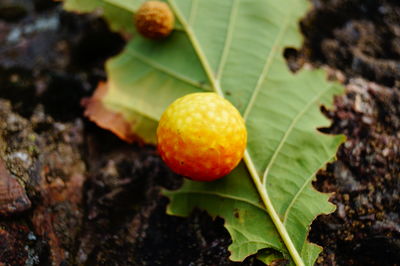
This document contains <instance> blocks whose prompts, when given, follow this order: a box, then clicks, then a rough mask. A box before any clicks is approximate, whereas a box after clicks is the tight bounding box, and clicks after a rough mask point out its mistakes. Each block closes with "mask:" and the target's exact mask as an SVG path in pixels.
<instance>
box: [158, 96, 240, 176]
mask: <svg viewBox="0 0 400 266" xmlns="http://www.w3.org/2000/svg"><path fill="white" fill-rule="evenodd" d="M157 140H158V150H159V152H160V154H161V157H162V159H163V160H164V161H165V163H166V164H167V165H168V166H169V167H170V168H171V169H172V170H173V171H174V172H176V173H178V174H180V175H183V176H185V177H188V178H190V179H193V180H198V181H212V180H215V179H217V178H220V177H223V176H225V175H227V174H228V173H229V172H230V171H232V170H233V168H235V167H236V166H237V165H238V163H239V162H240V160H241V159H242V157H243V153H244V150H245V148H246V141H247V132H246V127H245V125H244V121H243V118H242V117H241V115H240V113H239V112H238V111H237V109H236V108H235V107H234V106H233V105H232V104H231V103H230V102H229V101H227V100H225V99H224V98H222V97H220V96H218V95H217V94H215V93H192V94H188V95H186V96H183V97H181V98H179V99H177V100H176V101H175V102H173V103H172V104H171V105H170V106H169V107H168V108H167V110H165V112H164V113H163V115H162V117H161V119H160V123H159V125H158V128H157Z"/></svg>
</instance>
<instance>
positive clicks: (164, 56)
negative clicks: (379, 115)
mask: <svg viewBox="0 0 400 266" xmlns="http://www.w3.org/2000/svg"><path fill="white" fill-rule="evenodd" d="M167 2H168V3H169V4H170V6H171V8H172V10H173V11H174V13H175V15H176V17H177V19H178V21H179V22H180V23H181V25H182V30H181V31H175V32H174V33H173V34H172V35H171V36H170V37H169V38H167V39H165V40H163V41H150V40H146V39H143V38H142V37H136V38H135V39H134V40H132V41H131V42H129V43H128V45H127V47H126V49H125V50H124V52H123V53H121V54H120V55H119V56H117V57H115V58H113V59H111V60H110V61H109V62H108V64H107V72H108V78H109V80H108V87H107V89H104V87H103V86H102V87H101V88H102V89H101V90H99V91H98V92H97V93H96V95H95V96H94V97H93V98H92V99H91V100H89V101H88V102H87V109H86V114H87V115H88V116H89V117H90V118H91V119H92V120H94V121H95V122H96V123H98V124H99V125H100V126H102V127H105V128H108V129H111V130H113V131H114V132H116V133H117V134H118V135H119V136H121V137H123V138H124V139H126V140H128V141H131V140H133V139H134V137H133V136H134V134H135V136H138V137H140V138H141V139H143V140H144V141H146V142H151V143H155V130H156V127H157V120H158V119H159V118H160V116H161V114H162V112H163V111H164V110H165V108H166V107H167V106H168V105H169V104H170V103H171V102H172V101H174V100H175V99H176V98H178V97H180V96H183V95H185V94H187V93H192V92H199V91H209V90H214V91H215V92H217V93H218V94H220V95H222V96H224V97H226V98H227V99H228V100H230V101H231V102H232V103H233V104H234V105H235V106H236V107H237V108H238V109H239V111H240V112H241V113H242V115H243V117H244V119H245V121H246V126H247V129H248V146H247V151H246V153H245V157H244V162H242V163H241V164H240V165H239V166H238V167H237V168H236V169H235V170H234V171H233V172H232V173H231V174H230V175H228V176H227V177H225V178H223V179H221V180H218V181H215V182H211V183H198V182H192V181H185V183H184V185H183V187H182V188H181V189H179V190H177V191H164V194H165V195H167V196H168V197H169V198H170V205H169V207H168V210H167V211H168V213H170V214H173V215H182V216H186V215H188V214H189V213H190V212H191V211H192V210H193V209H194V208H201V209H205V210H207V211H208V212H209V213H210V214H211V215H213V216H220V217H223V218H224V219H225V227H226V228H227V230H228V231H229V233H230V235H231V237H232V244H231V246H230V247H229V250H230V251H231V259H232V260H235V261H241V260H243V259H244V258H246V257H247V256H249V255H251V254H256V253H257V252H258V251H260V250H264V251H262V252H261V253H260V256H261V257H263V256H264V257H263V258H264V259H265V261H267V260H269V259H272V254H273V253H269V254H267V253H265V249H273V250H276V251H278V252H279V254H281V256H282V257H284V258H286V259H288V260H290V261H291V262H292V263H296V264H298V265H302V264H305V265H313V264H314V262H315V260H316V258H317V256H318V254H319V252H320V251H321V248H320V247H318V246H316V245H313V244H311V243H309V242H308V241H307V235H308V231H309V229H310V224H311V223H312V221H313V220H314V218H315V217H316V216H317V215H319V214H327V213H330V212H332V211H333V210H334V206H333V205H332V204H330V203H329V202H328V197H329V195H326V194H322V193H319V192H317V191H316V190H314V189H313V187H312V184H311V182H312V180H313V179H314V178H315V174H316V173H317V172H318V170H319V169H320V168H322V167H324V165H325V164H326V163H327V162H328V161H330V160H332V158H333V157H334V155H335V153H336V150H337V147H338V146H339V144H340V143H341V142H342V141H343V137H342V136H329V135H325V134H322V133H320V132H319V131H318V130H317V128H319V127H325V126H328V125H329V123H330V122H329V120H327V119H326V118H325V117H324V116H323V115H322V114H321V112H320V110H319V107H320V105H325V106H330V105H331V104H332V99H333V96H334V95H335V94H339V93H341V91H342V87H341V86H339V85H338V84H332V83H328V82H327V81H326V75H325V73H324V72H323V71H321V70H317V71H315V70H313V71H311V70H303V71H300V72H299V73H297V74H293V73H291V72H290V70H289V69H288V67H287V64H286V61H285V59H284V57H283V51H284V49H285V47H299V46H300V44H301V42H302V37H301V34H300V31H299V28H298V22H299V19H300V18H301V17H302V16H303V15H304V14H305V12H306V11H307V9H308V1H306V0H292V1H285V2H282V1H278V0H272V1H271V0H270V1H267V0H229V1H228V0H224V1H212V0H202V1H196V0H191V1H189V0H170V1H167ZM262 255H263V256H262Z"/></svg>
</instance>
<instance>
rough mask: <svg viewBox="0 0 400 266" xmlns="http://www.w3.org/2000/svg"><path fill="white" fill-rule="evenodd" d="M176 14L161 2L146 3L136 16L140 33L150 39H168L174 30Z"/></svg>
mask: <svg viewBox="0 0 400 266" xmlns="http://www.w3.org/2000/svg"><path fill="white" fill-rule="evenodd" d="M174 20H175V19H174V14H173V13H172V11H171V9H170V8H169V6H168V5H167V4H166V3H164V2H160V1H147V2H144V3H143V4H142V5H141V6H140V8H139V10H138V11H137V12H136V15H135V24H136V28H137V30H138V32H139V33H140V34H142V35H143V36H144V37H147V38H150V39H159V38H164V37H167V36H168V35H169V34H170V33H171V31H172V30H173V28H174Z"/></svg>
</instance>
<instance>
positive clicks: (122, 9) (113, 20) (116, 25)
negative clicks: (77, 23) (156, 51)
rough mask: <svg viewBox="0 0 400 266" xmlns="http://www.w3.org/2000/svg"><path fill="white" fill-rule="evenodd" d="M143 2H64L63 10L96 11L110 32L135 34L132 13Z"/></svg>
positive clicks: (68, 0)
mask: <svg viewBox="0 0 400 266" xmlns="http://www.w3.org/2000/svg"><path fill="white" fill-rule="evenodd" d="M142 2H144V0H133V1H126V0H64V9H65V10H68V11H75V12H80V13H87V12H93V11H97V12H100V13H101V14H102V15H103V17H104V18H105V19H106V20H107V21H108V23H109V25H110V28H111V30H113V31H116V32H124V33H127V34H130V35H132V34H135V33H136V29H135V27H134V23H133V13H134V12H135V11H136V10H137V8H138V7H139V6H140V4H141V3H142Z"/></svg>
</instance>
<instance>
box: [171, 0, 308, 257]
mask: <svg viewBox="0 0 400 266" xmlns="http://www.w3.org/2000/svg"><path fill="white" fill-rule="evenodd" d="M168 2H169V4H170V6H171V8H172V9H173V10H174V13H175V14H176V16H177V17H178V19H179V20H180V22H181V24H182V25H183V28H184V29H185V30H186V33H187V35H188V37H189V39H190V41H191V42H192V45H193V48H194V50H195V52H196V53H197V55H198V57H199V59H200V62H201V64H202V65H203V67H204V70H205V72H206V74H207V76H208V78H209V80H210V83H211V84H212V87H213V88H214V90H215V92H216V93H217V94H219V95H220V96H221V97H224V93H223V91H222V88H221V87H220V83H219V81H218V80H216V78H215V76H214V73H213V71H212V69H211V66H210V64H209V62H208V60H207V57H206V56H205V54H204V51H203V49H202V47H201V45H200V43H199V41H198V40H197V38H196V35H195V34H194V32H193V31H192V29H191V27H190V25H189V24H188V23H187V21H186V20H185V18H184V16H183V15H182V14H181V13H180V10H179V9H178V8H177V6H176V5H175V1H174V0H168ZM290 13H291V12H290ZM287 27H288V26H287V24H285V29H284V32H285V31H286V28H287ZM276 45H277V44H276ZM253 94H254V92H253ZM252 98H253V97H252ZM250 108H251V107H250ZM244 161H245V163H246V165H247V168H248V170H249V173H250V175H251V178H252V179H253V182H254V184H255V186H256V188H257V191H258V193H259V195H260V198H261V199H262V200H263V203H264V205H265V207H266V210H267V212H268V214H269V216H270V218H271V219H272V221H273V223H274V225H275V227H276V230H277V231H278V233H279V235H280V236H281V238H282V240H283V242H284V243H285V245H286V248H287V249H288V251H289V253H290V255H291V257H292V259H293V261H294V262H295V263H296V264H297V265H304V262H303V259H302V258H301V256H300V254H299V252H298V251H297V249H296V247H295V246H294V243H293V240H292V239H291V237H290V235H289V234H288V232H287V230H286V228H285V226H284V225H283V224H282V221H281V219H280V217H279V215H278V213H277V212H276V210H275V209H274V206H273V204H272V202H271V200H270V198H269V196H268V193H267V191H266V189H265V186H263V185H262V184H261V182H260V181H261V180H260V176H259V174H258V172H257V171H254V170H255V167H254V163H253V161H252V159H251V157H250V156H249V153H248V151H247V149H246V151H245V155H244Z"/></svg>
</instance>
